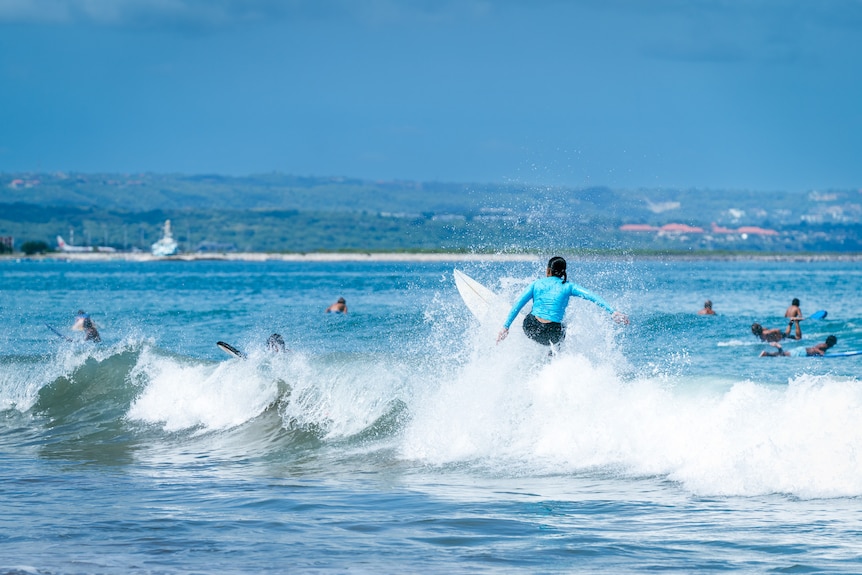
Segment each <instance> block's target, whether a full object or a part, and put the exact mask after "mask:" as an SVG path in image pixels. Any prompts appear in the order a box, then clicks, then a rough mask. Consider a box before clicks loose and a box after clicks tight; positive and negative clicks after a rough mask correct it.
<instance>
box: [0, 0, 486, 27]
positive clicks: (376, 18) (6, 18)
mask: <svg viewBox="0 0 862 575" xmlns="http://www.w3.org/2000/svg"><path fill="white" fill-rule="evenodd" d="M492 7H493V3H491V2H490V1H489V0H461V1H458V0H440V1H430V0H0V23H30V24H53V25H74V24H95V25H99V26H106V27H112V26H113V27H134V28H157V27H198V28H221V27H229V26H233V25H236V24H242V23H245V22H261V21H272V20H274V19H290V20H326V19H333V20H339V19H349V20H353V21H356V22H361V23H364V24H368V25H372V26H379V25H392V24H395V23H398V22H404V21H424V22H432V23H433V22H435V21H436V22H445V21H451V20H453V19H461V18H465V17H466V18H482V17H484V16H486V15H487V14H488V13H490V12H492V11H493V8H492Z"/></svg>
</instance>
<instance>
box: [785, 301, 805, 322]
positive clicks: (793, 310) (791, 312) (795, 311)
mask: <svg viewBox="0 0 862 575" xmlns="http://www.w3.org/2000/svg"><path fill="white" fill-rule="evenodd" d="M784 317H787V318H794V317H798V318H801V317H802V310H801V309H799V299H798V298H793V301H791V302H790V306H789V307H788V308H787V311H785V312H784Z"/></svg>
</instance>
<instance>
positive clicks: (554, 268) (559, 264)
mask: <svg viewBox="0 0 862 575" xmlns="http://www.w3.org/2000/svg"><path fill="white" fill-rule="evenodd" d="M548 269H549V270H551V275H552V276H554V277H558V278H560V279H561V280H563V283H566V280H567V279H568V277H567V275H566V260H564V259H563V258H561V257H560V256H554V257H552V258H551V259H549V260H548Z"/></svg>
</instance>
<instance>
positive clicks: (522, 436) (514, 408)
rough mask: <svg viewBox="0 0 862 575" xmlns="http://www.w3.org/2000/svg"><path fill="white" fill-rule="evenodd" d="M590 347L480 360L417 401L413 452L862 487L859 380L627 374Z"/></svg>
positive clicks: (856, 491) (522, 469)
mask: <svg viewBox="0 0 862 575" xmlns="http://www.w3.org/2000/svg"><path fill="white" fill-rule="evenodd" d="M525 344H526V345H530V344H529V343H528V342H525ZM534 347H535V346H534ZM593 357H594V356H589V355H587V354H583V353H580V352H575V351H572V350H569V351H567V352H564V353H563V354H561V355H560V356H558V357H556V358H554V359H553V360H552V361H536V360H535V354H534V355H533V358H534V359H533V361H532V363H531V362H530V360H529V359H528V358H529V349H525V348H518V349H515V348H514V346H513V348H510V349H508V350H506V352H505V353H502V352H498V353H495V354H491V355H486V356H485V357H482V358H474V359H473V360H472V361H471V362H469V363H467V364H466V365H464V366H463V367H462V368H461V370H460V371H459V372H458V373H457V374H456V376H455V377H454V378H453V379H452V380H450V381H445V382H442V383H441V385H439V387H438V388H436V390H435V391H434V392H433V393H429V394H427V397H424V398H422V401H421V402H414V403H413V404H412V405H411V409H412V410H413V411H414V414H413V419H412V422H411V424H410V426H409V427H408V428H407V429H406V430H405V432H404V435H403V442H402V446H401V447H402V449H401V452H402V456H403V457H405V458H407V459H415V460H420V461H424V462H426V463H428V464H432V465H449V464H464V463H467V464H471V465H479V466H481V467H486V468H489V469H491V470H493V471H495V472H496V473H500V474H516V475H519V474H524V475H531V474H532V475H534V474H537V473H539V474H544V473H552V474H557V473H564V474H565V473H574V474H579V473H591V472H596V471H599V472H601V473H608V472H611V473H615V474H620V475H623V476H663V477H666V478H667V479H669V480H672V481H675V482H678V483H679V484H680V485H681V486H683V487H684V488H685V489H687V490H690V491H692V492H694V493H698V494H705V495H756V494H764V493H788V494H793V495H796V496H800V497H835V496H858V495H860V494H862V458H859V457H858V455H857V454H858V453H859V452H860V451H862V426H859V425H858V414H859V413H860V407H862V383H860V382H859V381H858V380H854V379H848V378H836V377H831V376H822V375H821V376H810V375H802V376H798V377H796V378H794V379H793V380H792V381H790V383H789V385H785V386H781V385H773V384H762V383H757V382H752V381H736V382H730V383H729V382H728V381H726V380H722V381H717V380H712V379H705V380H694V379H673V378H671V379H669V378H667V377H652V376H649V377H641V378H636V379H633V380H629V379H626V378H624V377H622V376H621V375H620V374H619V373H618V371H617V369H616V368H615V367H614V366H615V365H616V363H615V361H614V360H612V359H610V360H608V359H604V360H601V361H596V360H595V359H593Z"/></svg>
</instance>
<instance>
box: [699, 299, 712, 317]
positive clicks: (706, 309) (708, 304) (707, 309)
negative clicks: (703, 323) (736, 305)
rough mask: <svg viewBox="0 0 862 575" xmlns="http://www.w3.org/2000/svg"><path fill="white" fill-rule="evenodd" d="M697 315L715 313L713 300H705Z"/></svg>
mask: <svg viewBox="0 0 862 575" xmlns="http://www.w3.org/2000/svg"><path fill="white" fill-rule="evenodd" d="M697 315H715V312H714V311H713V310H712V301H710V300H706V301H705V302H703V309H702V310H700V311H699V312H697Z"/></svg>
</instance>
